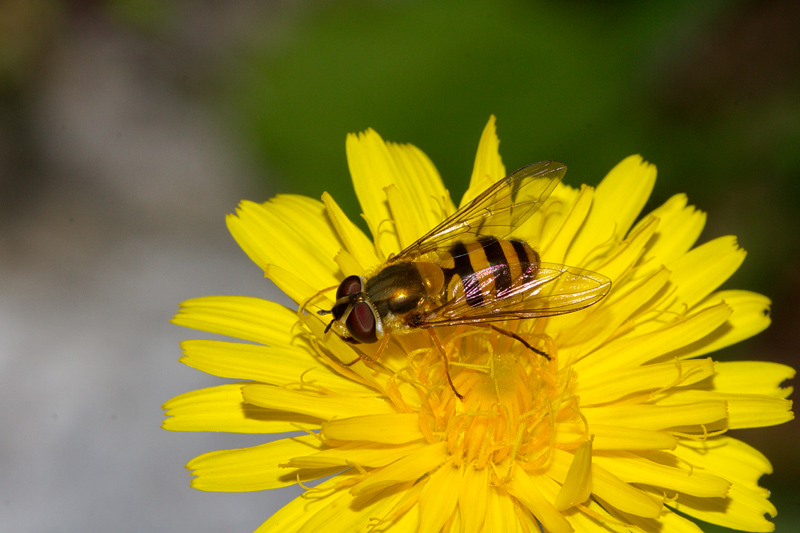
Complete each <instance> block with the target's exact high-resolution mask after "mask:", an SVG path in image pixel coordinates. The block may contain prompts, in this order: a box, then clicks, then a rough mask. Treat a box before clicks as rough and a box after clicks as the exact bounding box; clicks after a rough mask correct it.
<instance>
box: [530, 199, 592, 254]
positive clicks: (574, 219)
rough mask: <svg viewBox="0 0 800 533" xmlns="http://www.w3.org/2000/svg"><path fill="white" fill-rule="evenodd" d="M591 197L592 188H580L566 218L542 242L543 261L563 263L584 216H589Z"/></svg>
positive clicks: (584, 218)
mask: <svg viewBox="0 0 800 533" xmlns="http://www.w3.org/2000/svg"><path fill="white" fill-rule="evenodd" d="M593 196H594V189H593V188H592V187H587V186H585V185H583V186H581V190H580V193H579V194H578V196H577V197H576V198H575V200H574V202H573V203H572V204H570V206H569V209H568V210H567V214H566V216H565V217H564V219H563V220H561V221H560V224H558V226H557V231H556V232H555V233H554V234H553V236H552V237H551V238H550V239H547V240H545V241H544V242H545V243H546V244H543V245H542V249H541V254H542V260H543V261H547V262H550V263H563V262H564V260H565V257H566V255H567V250H569V247H570V246H571V245H572V241H573V240H574V239H575V235H577V233H578V231H579V230H580V229H581V226H583V223H584V221H585V220H586V216H587V215H588V214H589V210H590V209H591V207H592V199H593ZM548 214H549V212H548ZM543 240H544V236H543Z"/></svg>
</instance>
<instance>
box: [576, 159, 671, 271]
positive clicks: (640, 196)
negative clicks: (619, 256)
mask: <svg viewBox="0 0 800 533" xmlns="http://www.w3.org/2000/svg"><path fill="white" fill-rule="evenodd" d="M655 180H656V167H655V166H654V165H650V164H648V163H646V162H644V160H643V159H642V157H641V156H638V155H633V156H630V157H628V158H626V159H623V160H622V162H620V163H619V164H618V165H617V166H616V167H614V168H613V169H612V170H611V172H609V173H608V175H607V176H606V177H605V178H604V179H603V181H602V182H601V183H600V185H598V186H597V190H596V191H595V193H594V200H593V202H592V210H591V211H590V212H589V216H588V217H587V218H586V222H585V223H584V225H583V227H582V228H581V231H580V233H578V235H577V237H576V238H575V241H574V242H573V245H572V247H571V248H570V250H569V253H568V254H567V261H566V263H567V264H569V265H576V266H582V263H581V262H580V261H582V260H583V258H585V257H587V256H588V255H589V254H591V253H592V251H593V250H595V249H596V248H597V246H598V244H602V243H605V242H608V241H609V240H610V239H616V240H622V239H623V238H624V237H625V235H626V234H627V233H628V230H629V229H630V228H631V225H632V224H633V221H634V220H636V217H637V216H639V213H640V212H641V210H642V208H643V207H644V204H645V203H646V202H647V199H648V198H649V197H650V192H651V191H652V190H653V185H654V184H655Z"/></svg>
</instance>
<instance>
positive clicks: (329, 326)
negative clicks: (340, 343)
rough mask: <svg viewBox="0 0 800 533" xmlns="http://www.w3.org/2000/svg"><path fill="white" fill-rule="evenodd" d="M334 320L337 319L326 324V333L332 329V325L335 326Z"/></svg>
mask: <svg viewBox="0 0 800 533" xmlns="http://www.w3.org/2000/svg"><path fill="white" fill-rule="evenodd" d="M328 313H330V311H328ZM320 314H322V313H320ZM326 314H327V313H326ZM334 322H336V321H335V320H331V321H330V322H328V325H327V326H325V334H327V333H328V332H329V331H330V330H331V326H333V323H334Z"/></svg>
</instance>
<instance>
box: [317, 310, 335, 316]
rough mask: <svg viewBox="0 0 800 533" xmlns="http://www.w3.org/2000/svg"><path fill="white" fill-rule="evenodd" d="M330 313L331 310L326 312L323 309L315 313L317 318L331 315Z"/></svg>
mask: <svg viewBox="0 0 800 533" xmlns="http://www.w3.org/2000/svg"><path fill="white" fill-rule="evenodd" d="M332 312H333V310H327V311H326V310H325V309H320V310H319V311H317V314H318V315H319V316H325V315H329V314H331V313H332Z"/></svg>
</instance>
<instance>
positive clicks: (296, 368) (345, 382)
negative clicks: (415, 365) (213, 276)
mask: <svg viewBox="0 0 800 533" xmlns="http://www.w3.org/2000/svg"><path fill="white" fill-rule="evenodd" d="M181 347H182V348H183V353H184V356H183V357H181V359H180V360H181V362H182V363H185V364H186V365H188V366H190V367H192V368H196V369H198V370H202V371H203V372H208V373H209V374H213V375H215V376H219V377H223V378H233V379H251V380H254V381H260V382H263V383H269V384H271V385H279V386H289V385H291V386H295V387H299V386H301V385H302V386H304V387H307V388H318V387H322V388H323V389H327V390H330V391H333V392H338V393H354V394H362V395H363V394H369V393H371V392H372V391H370V389H369V388H368V387H366V386H364V385H362V384H361V383H357V382H355V381H353V380H351V379H347V378H344V377H343V376H341V375H339V374H337V373H336V372H334V371H332V370H331V369H330V368H328V367H327V366H326V365H325V364H324V362H323V361H321V360H320V359H319V358H318V357H317V356H316V354H311V353H309V352H308V351H307V350H303V349H298V348H294V347H293V348H273V347H268V346H259V345H254V344H244V343H240V342H223V341H211V340H192V341H184V342H183V343H181Z"/></svg>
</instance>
